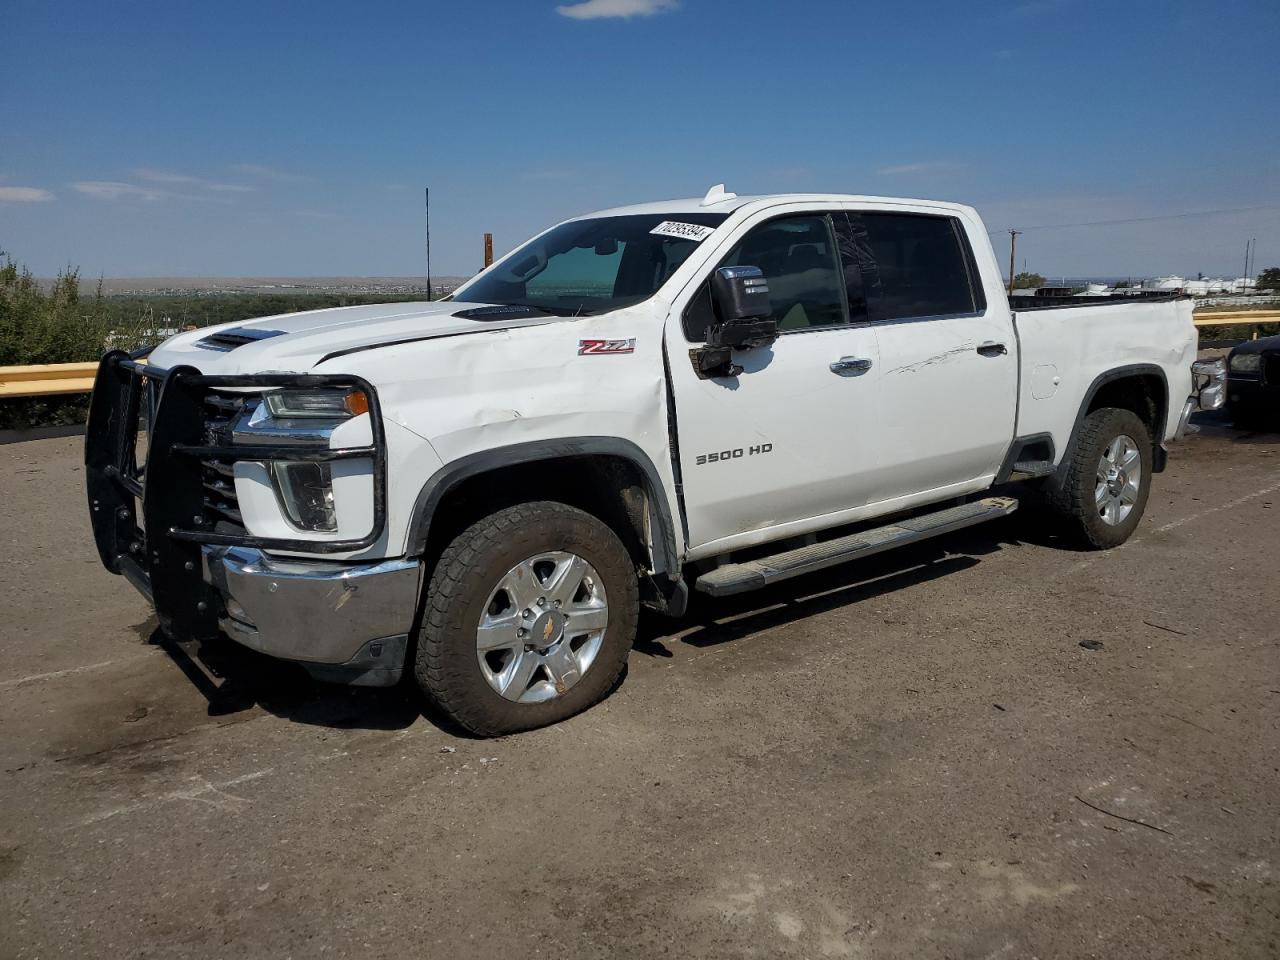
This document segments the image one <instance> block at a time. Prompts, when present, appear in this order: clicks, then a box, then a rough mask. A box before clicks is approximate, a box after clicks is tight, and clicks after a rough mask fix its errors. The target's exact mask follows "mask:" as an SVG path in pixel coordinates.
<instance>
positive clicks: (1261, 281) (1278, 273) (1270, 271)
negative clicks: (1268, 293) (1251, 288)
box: [1258, 267, 1280, 290]
mask: <svg viewBox="0 0 1280 960" xmlns="http://www.w3.org/2000/svg"><path fill="white" fill-rule="evenodd" d="M1258 289H1259V290H1280V267H1268V268H1267V269H1266V270H1263V271H1262V272H1261V273H1260V274H1258Z"/></svg>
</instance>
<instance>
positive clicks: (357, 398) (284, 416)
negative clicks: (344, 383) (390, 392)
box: [264, 390, 369, 420]
mask: <svg viewBox="0 0 1280 960" xmlns="http://www.w3.org/2000/svg"><path fill="white" fill-rule="evenodd" d="M264 401H265V406H266V408H267V411H268V412H269V413H270V414H271V416H272V417H275V418H277V419H280V420H290V419H295V418H296V419H320V420H347V419H349V418H351V417H355V416H359V415H360V414H362V413H368V412H369V398H368V397H367V396H365V395H364V393H363V391H360V390H277V391H275V392H274V393H268V394H267V395H266V397H265V398H264Z"/></svg>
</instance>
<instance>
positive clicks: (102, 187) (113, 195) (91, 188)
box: [71, 180, 169, 200]
mask: <svg viewBox="0 0 1280 960" xmlns="http://www.w3.org/2000/svg"><path fill="white" fill-rule="evenodd" d="M71 189H72V190H76V191H78V192H79V193H83V194H87V195H88V196H91V197H97V198H98V199H99V200H120V199H123V198H134V199H138V200H159V199H161V198H162V197H166V196H169V194H168V193H166V192H165V191H163V190H154V189H152V188H151V187H140V186H138V185H137V184H136V183H121V182H120V181H118V180H77V181H76V182H75V183H73V184H71Z"/></svg>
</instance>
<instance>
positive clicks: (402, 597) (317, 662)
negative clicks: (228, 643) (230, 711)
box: [203, 546, 422, 686]
mask: <svg viewBox="0 0 1280 960" xmlns="http://www.w3.org/2000/svg"><path fill="white" fill-rule="evenodd" d="M203 558H204V579H205V582H206V583H208V584H210V585H211V586H212V587H213V588H214V589H215V590H217V591H218V593H219V594H221V595H222V599H223V604H224V605H225V608H226V614H225V616H223V617H221V618H220V619H219V621H218V622H219V626H221V628H222V630H223V632H225V633H226V634H227V635H228V636H229V637H231V638H232V639H233V640H236V641H237V642H239V643H242V644H244V645H245V646H246V647H250V648H252V649H254V650H258V651H260V652H262V653H265V654H268V655H270V656H273V657H279V658H281V659H284V660H294V661H297V662H298V663H301V664H302V665H303V666H304V667H306V668H307V670H308V671H309V672H310V673H311V674H312V675H313V676H315V677H317V678H318V679H321V680H331V681H336V682H340V683H350V684H356V685H359V686H390V685H392V684H394V683H396V682H397V681H398V680H399V679H400V674H401V672H402V670H403V668H404V658H405V650H406V648H407V646H408V638H409V631H410V629H411V628H412V625H413V617H414V612H415V609H416V607H417V602H418V594H419V590H420V587H421V575H422V571H421V567H422V565H421V563H419V561H417V560H383V561H381V562H379V563H373V564H352V563H340V562H334V561H310V560H306V561H303V560H282V559H279V558H275V557H268V556H267V555H266V554H264V553H262V552H261V551H259V550H254V549H250V548H246V547H219V546H205V547H204V548H203Z"/></svg>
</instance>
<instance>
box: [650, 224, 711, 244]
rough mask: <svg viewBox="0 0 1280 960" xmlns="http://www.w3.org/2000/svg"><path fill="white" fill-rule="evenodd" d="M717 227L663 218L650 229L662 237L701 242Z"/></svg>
mask: <svg viewBox="0 0 1280 960" xmlns="http://www.w3.org/2000/svg"><path fill="white" fill-rule="evenodd" d="M715 229H716V228H715V227H704V226H703V225H702V224H700V223H680V222H679V221H677V220H663V221H662V222H661V223H660V224H658V225H657V226H656V227H654V228H653V229H652V230H650V231H649V232H650V233H656V234H657V235H658V236H660V237H679V238H680V239H681V240H693V241H696V242H701V241H703V240H705V239H707V237H709V236H711V234H712V233H713V232H715Z"/></svg>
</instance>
